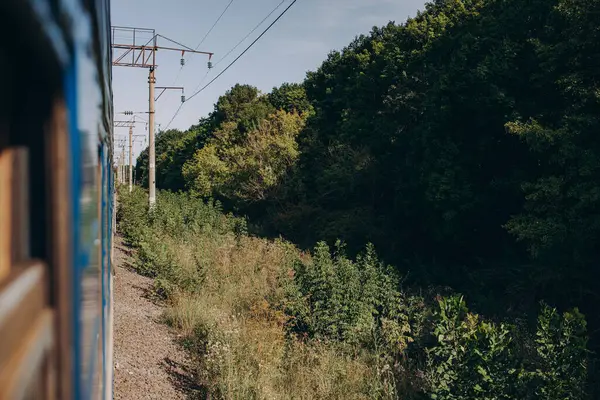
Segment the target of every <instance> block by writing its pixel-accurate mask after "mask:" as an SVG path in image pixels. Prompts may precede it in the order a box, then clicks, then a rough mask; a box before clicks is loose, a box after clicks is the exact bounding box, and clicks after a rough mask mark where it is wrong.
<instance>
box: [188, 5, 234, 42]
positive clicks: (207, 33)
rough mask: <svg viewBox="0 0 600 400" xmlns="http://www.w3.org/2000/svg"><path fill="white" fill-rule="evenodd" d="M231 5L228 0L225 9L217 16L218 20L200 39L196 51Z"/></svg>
mask: <svg viewBox="0 0 600 400" xmlns="http://www.w3.org/2000/svg"><path fill="white" fill-rule="evenodd" d="M231 3H233V0H229V3H228V4H227V7H225V9H224V10H223V12H222V13H221V15H219V18H217V20H216V21H215V23H214V24H213V26H211V27H210V29H209V30H208V32H206V35H204V37H203V38H202V40H201V41H200V43H199V44H198V46H196V50H198V48H199V47H200V46H202V43H204V41H205V40H206V38H207V37H208V35H210V33H211V32H212V31H213V29H215V26H217V24H218V23H219V21H220V20H221V18H223V15H225V13H226V12H227V10H229V7H230V6H231Z"/></svg>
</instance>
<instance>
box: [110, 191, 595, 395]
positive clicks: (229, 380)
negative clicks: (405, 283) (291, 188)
mask: <svg viewBox="0 0 600 400" xmlns="http://www.w3.org/2000/svg"><path fill="white" fill-rule="evenodd" d="M145 199H146V197H145V193H144V192H143V191H142V190H141V189H139V188H136V189H135V190H134V191H133V192H132V193H131V194H129V193H122V194H121V202H120V209H119V211H118V215H117V217H118V222H119V225H118V226H119V230H120V232H121V233H122V235H123V236H124V237H125V239H126V240H127V242H128V243H129V244H130V245H131V246H133V247H134V248H135V249H136V254H137V263H136V268H137V269H138V271H139V272H140V273H142V274H145V275H147V276H150V277H153V278H154V289H155V294H156V295H157V296H159V297H160V298H162V299H163V300H164V301H165V303H166V305H167V307H166V311H165V322H167V323H168V324H170V325H171V326H172V327H174V328H175V329H177V330H178V331H179V332H180V333H181V336H182V337H183V341H182V344H183V345H184V346H185V347H186V348H187V349H188V351H189V353H190V355H191V357H192V359H193V365H194V369H195V371H194V374H193V375H194V377H195V379H196V380H197V386H198V387H199V388H201V389H198V390H197V391H196V393H195V395H196V397H197V398H210V399H215V398H216V399H404V400H409V399H423V398H433V399H438V400H475V399H506V400H509V399H510V400H512V399H514V400H517V399H519V400H520V399H531V400H533V399H535V400H537V399H543V400H564V399H566V398H568V399H572V400H582V399H585V398H586V396H587V394H586V391H585V382H586V378H587V350H586V345H587V339H586V325H585V319H584V317H583V315H581V314H580V313H579V312H578V311H577V310H576V309H575V310H572V311H566V312H564V313H562V314H561V313H559V312H558V311H557V310H555V309H553V308H551V307H549V306H547V305H545V304H542V306H541V312H540V315H539V316H538V318H537V325H536V326H521V325H518V324H517V323H516V321H513V322H511V321H501V322H500V321H491V320H489V319H486V318H484V317H482V316H479V315H477V314H475V313H473V312H471V311H470V310H469V309H468V308H467V305H466V302H465V300H464V298H463V297H462V296H460V295H458V294H452V293H450V294H448V295H445V296H441V295H432V294H430V295H428V296H424V295H422V294H415V292H416V291H415V290H406V289H404V290H401V281H400V277H399V276H398V274H397V272H396V271H395V269H394V268H392V267H390V266H387V265H385V264H384V263H383V262H381V260H379V258H378V257H377V254H376V253H375V250H374V248H373V247H372V246H370V245H368V246H367V247H366V250H365V251H364V252H363V253H362V254H360V255H359V256H357V257H356V259H350V258H348V257H347V256H346V254H345V251H344V246H343V244H341V243H337V244H336V246H335V247H334V248H333V249H331V248H330V247H329V246H328V245H327V244H326V243H318V244H317V245H316V246H315V248H314V250H313V251H312V253H311V254H306V253H302V252H300V251H299V250H298V249H297V248H295V247H294V246H293V245H292V244H291V243H289V242H286V241H284V240H281V239H280V240H266V239H261V238H256V237H252V236H249V235H248V234H247V228H246V227H247V223H246V220H245V219H243V218H239V217H236V216H233V215H231V214H225V213H224V212H223V211H222V209H221V206H220V204H219V203H218V202H214V201H204V200H201V199H198V198H195V197H193V196H191V195H189V194H173V193H168V192H160V193H159V195H158V199H157V204H156V207H155V208H154V209H152V210H148V208H147V206H146V200H145ZM433 292H434V293H440V292H436V291H435V288H434V290H433ZM587 398H589V397H587Z"/></svg>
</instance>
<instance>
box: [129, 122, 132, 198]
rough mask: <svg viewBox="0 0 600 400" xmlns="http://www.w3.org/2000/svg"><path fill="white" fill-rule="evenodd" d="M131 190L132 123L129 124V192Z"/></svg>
mask: <svg viewBox="0 0 600 400" xmlns="http://www.w3.org/2000/svg"><path fill="white" fill-rule="evenodd" d="M132 190H133V125H129V193H131V191H132Z"/></svg>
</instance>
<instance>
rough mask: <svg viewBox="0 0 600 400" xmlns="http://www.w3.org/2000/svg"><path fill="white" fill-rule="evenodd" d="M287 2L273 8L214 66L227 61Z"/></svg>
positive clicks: (283, 1) (283, 0)
mask: <svg viewBox="0 0 600 400" xmlns="http://www.w3.org/2000/svg"><path fill="white" fill-rule="evenodd" d="M285 1H286V0H282V1H281V3H279V4H277V6H276V7H275V8H273V9H272V10H271V12H270V13H268V14H267V16H266V17H264V18H263V19H262V20H261V21H260V22H259V23H258V24H256V26H255V27H254V28H253V29H252V30H251V31H250V32H248V34H247V35H246V36H244V38H243V39H242V40H240V41H239V42H238V43H237V44H236V45H235V46H233V47H232V48H231V50H229V51H228V52H227V54H225V55H224V56H223V57H221V58H220V59H219V61H217V62H215V65H214V66H215V67H216V66H217V65H218V64H219V63H220V62H221V61H223V60H224V59H226V58H227V56H229V55H230V54H231V53H233V51H234V50H235V49H237V48H238V47H239V45H240V44H242V43H243V42H244V41H245V40H246V39H248V37H249V36H250V35H252V34H253V33H254V31H256V30H257V29H258V27H259V26H261V25H262V24H263V23H264V22H265V21H266V20H267V19H268V18H269V17H270V16H271V15H273V13H274V12H275V11H277V9H278V8H279V7H281V5H282V4H283V3H285Z"/></svg>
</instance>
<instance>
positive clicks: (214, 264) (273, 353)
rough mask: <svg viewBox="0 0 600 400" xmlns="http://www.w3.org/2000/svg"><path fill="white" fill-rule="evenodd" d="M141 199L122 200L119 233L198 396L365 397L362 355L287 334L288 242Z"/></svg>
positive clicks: (207, 207)
mask: <svg viewBox="0 0 600 400" xmlns="http://www.w3.org/2000/svg"><path fill="white" fill-rule="evenodd" d="M144 196H145V194H144V193H143V192H142V191H141V189H138V188H136V190H135V191H134V192H133V193H132V194H131V195H129V194H126V193H124V194H122V195H121V209H120V211H119V215H118V217H119V221H120V222H119V227H120V230H121V232H122V234H123V235H124V236H125V238H126V240H127V241H128V242H129V243H130V244H131V245H132V246H134V247H136V248H137V264H136V267H137V269H138V271H139V272H140V273H142V274H145V275H148V276H151V277H153V278H155V281H154V282H155V283H154V285H155V291H156V294H157V295H158V296H160V297H162V298H163V299H164V300H165V301H166V303H167V307H166V311H165V320H166V322H167V323H169V324H170V325H171V326H173V327H174V328H176V329H177V330H179V331H180V333H181V335H182V337H183V338H184V340H183V344H184V345H185V346H186V347H187V349H188V350H189V353H190V355H191V356H192V359H193V362H194V366H195V373H194V376H195V377H196V379H197V384H198V386H199V387H201V388H202V389H200V390H198V392H197V393H196V395H197V397H198V398H209V396H210V398H222V399H368V398H373V397H372V395H371V394H372V389H373V388H376V387H377V383H376V382H374V381H375V380H376V379H377V377H376V376H375V374H374V373H373V368H371V361H372V360H371V358H370V357H368V356H367V355H364V354H350V353H349V352H347V351H342V350H340V349H338V348H337V347H336V345H335V344H334V343H326V342H323V341H313V340H297V339H296V338H295V336H292V335H290V334H288V330H287V328H286V326H287V322H288V318H289V316H286V314H285V313H284V312H283V310H282V308H283V307H282V305H283V304H284V303H285V302H286V293H287V291H286V286H287V285H290V284H291V282H292V280H293V275H294V274H293V270H294V263H296V262H297V261H298V259H299V257H300V252H299V251H298V250H297V249H296V248H295V247H294V246H293V245H291V244H290V243H287V242H285V241H282V240H275V241H269V240H265V239H259V238H254V237H250V236H248V235H246V234H245V229H244V227H245V221H244V220H243V219H241V218H237V217H234V216H232V215H225V214H224V213H223V212H222V211H221V209H220V206H219V204H218V203H215V202H203V201H202V200H199V199H193V198H191V197H188V196H186V195H174V194H171V193H164V192H160V193H159V195H158V199H157V205H156V209H155V210H154V211H153V212H152V213H150V214H147V212H148V210H147V208H145V207H144V206H143V204H144V201H142V199H144ZM389 398H391V397H389Z"/></svg>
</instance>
